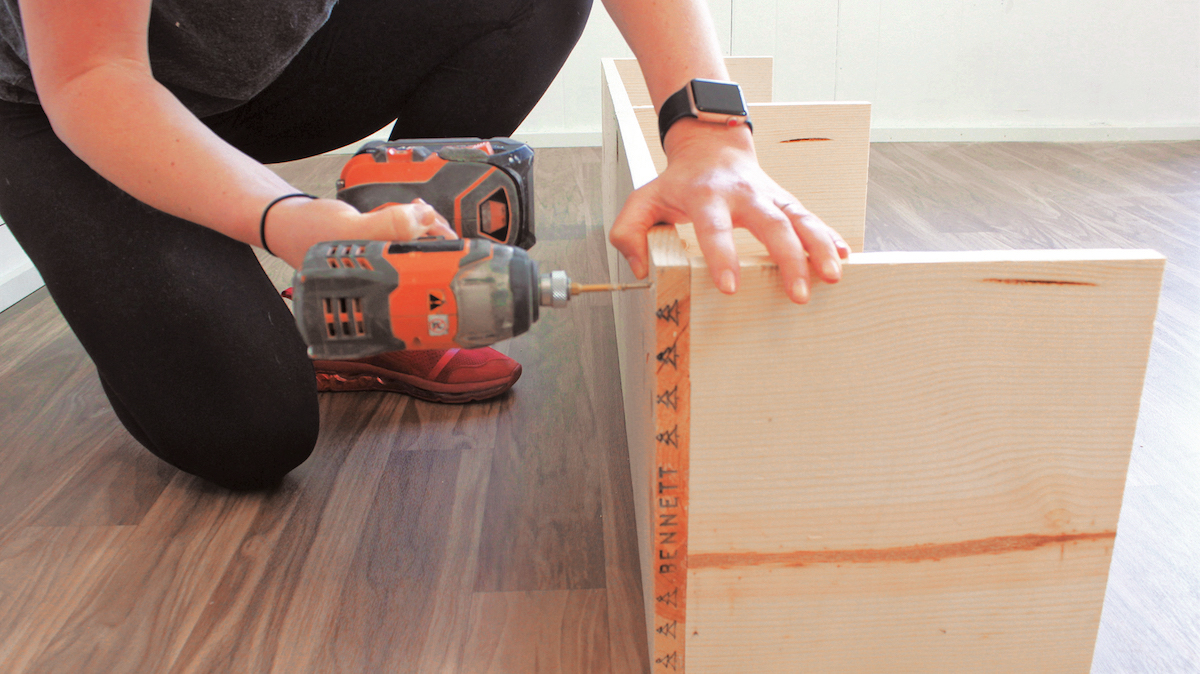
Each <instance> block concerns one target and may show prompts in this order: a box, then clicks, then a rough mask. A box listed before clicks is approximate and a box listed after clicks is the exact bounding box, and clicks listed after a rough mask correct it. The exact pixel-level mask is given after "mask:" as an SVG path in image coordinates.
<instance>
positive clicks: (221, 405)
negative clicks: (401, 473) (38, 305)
mask: <svg viewBox="0 0 1200 674" xmlns="http://www.w3.org/2000/svg"><path fill="white" fill-rule="evenodd" d="M589 7H590V1H589V0H570V1H568V2H538V1H536V0H510V1H508V2H505V1H499V0H498V1H497V2H483V3H481V2H475V1H474V0H448V1H445V2H442V1H440V0H414V1H413V2H395V1H394V0H343V2H341V3H339V5H338V6H337V7H336V8H335V10H334V13H333V15H332V16H331V18H330V21H329V23H328V24H327V25H326V26H325V27H323V28H322V29H321V30H320V31H319V32H318V33H317V34H316V35H315V36H314V37H313V39H312V40H311V41H310V42H309V44H308V45H306V46H305V48H304V49H303V50H301V53H300V55H298V56H297V58H296V59H295V60H294V61H293V63H292V64H291V65H289V67H288V68H287V69H286V70H285V72H284V73H283V75H281V77H280V78H279V79H278V80H277V81H276V82H275V83H273V84H271V85H270V86H268V87H267V89H266V90H264V91H263V92H261V93H260V94H259V95H258V96H256V97H255V98H254V99H253V100H251V101H249V102H247V103H246V104H245V105H243V106H240V107H239V108H237V109H235V110H232V111H230V112H228V113H222V114H221V115H216V116H213V117H209V118H206V119H205V120H204V121H205V122H206V123H207V124H208V125H209V126H210V127H211V128H213V129H214V131H216V132H217V133H218V134H220V135H221V136H222V137H224V138H225V139H226V140H228V141H229V142H230V143H232V144H233V145H234V146H236V147H238V148H240V149H242V150H243V151H244V152H246V153H247V154H249V155H251V156H253V157H255V158H257V159H259V160H260V161H264V162H274V161H284V160H289V159H297V158H301V157H307V156H311V155H314V154H318V153H321V152H325V151H328V150H331V149H335V148H338V147H341V146H343V145H345V144H347V143H351V142H353V141H354V140H357V139H359V138H362V137H363V136H365V135H367V134H369V133H371V132H373V131H375V130H376V129H379V128H380V127H382V126H383V125H385V124H387V123H388V122H389V121H391V120H394V119H397V117H399V118H400V119H399V121H398V123H397V124H396V128H395V130H394V131H393V134H394V135H396V134H399V135H401V136H405V137H445V136H481V137H489V136H504V135H509V134H511V133H512V131H513V130H515V129H516V127H517V126H518V125H519V124H520V122H521V121H522V120H523V119H524V118H525V116H526V115H527V114H528V113H529V110H531V109H532V108H533V106H534V105H535V104H536V103H537V100H538V99H539V98H540V97H541V96H542V94H543V93H544V91H545V89H546V87H548V86H549V84H550V82H551V81H552V80H553V78H554V76H555V75H556V74H557V72H558V69H559V68H560V67H561V65H562V62H563V61H564V60H565V59H566V57H567V55H568V54H569V52H570V50H571V48H572V47H573V46H574V44H575V42H576V40H577V39H578V37H579V34H580V33H581V32H582V30H583V25H584V22H585V21H586V19H587V15H588V11H589ZM180 159H181V160H186V158H180ZM0 176H2V177H3V178H4V181H3V184H0V215H2V216H3V217H4V218H5V220H6V221H7V222H8V224H9V226H10V229H11V230H12V231H13V233H14V235H15V236H16V237H17V240H18V241H19V242H20V243H21V245H22V247H23V248H24V249H25V250H26V252H27V253H28V254H29V256H30V258H31V259H32V260H33V262H34V264H35V265H37V267H38V270H39V271H40V272H41V273H42V277H43V278H44V279H45V281H46V284H47V286H48V288H49V290H50V293H51V295H52V296H53V297H54V299H55V301H56V302H57V303H58V305H59V307H60V309H61V310H62V312H63V315H64V316H65V317H66V319H67V321H68V323H69V324H70V325H71V327H72V329H73V330H74V331H75V333H76V335H77V336H78V337H79V339H80V341H81V342H82V343H83V345H84V348H85V349H87V351H88V353H89V355H91V356H92V359H93V361H95V363H96V366H97V369H98V370H99V372H100V377H101V380H102V383H103V384H104V390H105V392H106V393H107V394H108V396H109V399H110V400H111V401H112V404H113V408H114V410H115V411H116V413H117V415H118V417H119V418H120V419H121V421H122V423H123V424H125V426H126V427H127V428H128V429H129V431H130V433H131V434H132V435H133V436H134V437H135V438H136V439H138V441H139V442H141V443H142V444H144V445H145V446H146V447H147V448H149V449H150V451H152V452H154V453H155V454H156V455H158V456H159V457H161V458H162V459H164V460H166V461H168V462H169V463H171V464H173V465H175V466H177V467H179V468H181V469H183V470H185V471H188V472H190V473H194V474H196V475H200V476H202V477H204V478H206V479H208V480H211V481H212V482H215V483H217V484H221V485H224V486H227V487H232V488H254V487H260V486H265V485H269V484H271V483H273V482H275V481H277V480H278V479H279V478H280V477H281V476H282V475H284V474H285V473H287V472H288V471H289V470H291V469H292V468H294V467H295V466H297V465H299V464H300V463H301V462H303V461H304V459H305V458H307V456H308V455H309V453H310V452H311V450H312V447H313V445H314V443H315V439H316V435H317V428H318V414H317V408H316V395H315V394H316V389H315V381H314V378H313V372H312V366H311V363H310V362H309V361H308V359H307V357H306V356H305V347H304V345H303V343H302V342H301V340H300V338H299V336H298V334H297V332H296V329H295V327H294V323H293V321H292V318H291V315H290V313H289V312H288V311H287V308H286V306H285V305H284V304H283V302H282V300H280V299H279V297H278V296H277V295H276V294H275V292H274V288H273V287H272V286H271V284H270V282H269V281H268V279H267V278H266V276H265V274H263V272H262V269H261V267H259V265H258V263H257V260H255V258H254V255H253V253H252V252H251V250H250V248H249V247H248V246H246V245H244V244H241V243H238V242H236V241H233V240H231V239H229V238H227V237H225V236H223V235H221V234H218V233H216V232H214V231H212V230H209V229H206V228H203V227H200V226H198V225H194V224H192V223H189V222H186V221H184V220H181V219H179V218H174V217H172V216H168V215H166V214H164V213H162V212H159V211H157V210H155V209H152V208H149V207H147V206H145V205H143V204H141V203H140V202H138V201H136V200H134V199H133V198H132V197H129V196H128V195H126V194H125V193H123V192H122V191H120V190H119V189H117V188H116V187H114V186H113V185H111V184H110V183H108V182H107V181H105V180H104V179H103V178H101V177H100V176H98V175H97V174H95V173H94V172H93V171H91V169H89V168H88V167H87V166H86V165H84V164H83V163H82V162H81V161H80V160H78V159H77V158H76V157H75V156H74V155H73V154H72V153H71V152H70V151H69V150H68V149H67V148H66V147H65V146H63V145H62V143H61V142H59V141H58V139H57V137H55V136H54V134H53V131H52V130H51V129H50V127H49V124H48V122H47V121H46V118H45V116H44V114H43V113H42V112H41V109H40V108H38V107H37V106H26V105H19V104H10V103H2V102H0Z"/></svg>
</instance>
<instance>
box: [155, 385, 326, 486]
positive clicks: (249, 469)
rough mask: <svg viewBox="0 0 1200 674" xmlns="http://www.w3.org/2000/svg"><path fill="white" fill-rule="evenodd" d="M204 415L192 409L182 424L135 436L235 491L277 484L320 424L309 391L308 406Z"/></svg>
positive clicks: (308, 450) (308, 447) (308, 449)
mask: <svg viewBox="0 0 1200 674" xmlns="http://www.w3.org/2000/svg"><path fill="white" fill-rule="evenodd" d="M226 412H227V410H226ZM205 416H206V415H199V414H193V415H192V416H191V417H190V418H189V419H188V420H187V422H186V423H181V424H176V425H173V426H171V425H166V424H164V425H159V427H158V428H157V429H155V430H156V431H158V432H154V431H151V432H149V433H144V434H143V435H144V436H146V437H145V439H143V438H142V437H138V439H139V440H141V441H142V444H144V445H146V447H147V448H148V449H149V450H150V451H151V452H152V453H153V454H155V455H156V456H158V457H159V458H161V459H163V460H164V461H166V462H167V463H170V464H171V465H173V466H175V467H176V468H179V469H180V470H182V471H184V472H186V473H191V474H192V475H196V476H198V477H201V478H203V479H205V480H207V481H209V482H212V483H213V484H216V485H218V486H220V487H224V488H226V489H231V490H235V491H252V490H263V489H271V488H273V487H275V486H277V485H278V484H279V483H280V482H281V481H282V480H283V477H284V476H285V475H287V474H288V473H289V472H291V471H292V470H293V469H295V468H296V467H297V466H299V465H300V464H302V463H304V462H305V461H306V460H307V459H308V457H309V456H310V455H311V454H312V451H313V448H314V447H315V446H316V443H317V434H318V431H319V429H320V421H319V414H318V410H317V406H316V396H315V395H313V397H312V400H311V405H307V404H306V405H298V406H295V407H294V408H293V409H290V410H288V409H281V408H279V407H266V406H259V407H258V409H257V410H242V411H241V412H240V413H236V414H229V413H226V414H219V415H214V414H210V415H207V418H205ZM143 430H145V429H143ZM164 430H166V431H167V432H165V433H164V432H163V431H164ZM137 435H138V434H135V436H137Z"/></svg>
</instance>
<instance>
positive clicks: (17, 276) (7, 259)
mask: <svg viewBox="0 0 1200 674" xmlns="http://www.w3.org/2000/svg"><path fill="white" fill-rule="evenodd" d="M43 285H45V284H44V283H42V276H41V274H38V272H37V269H34V267H33V263H32V262H30V261H29V258H28V257H27V256H26V255H25V251H23V250H21V247H20V246H19V245H17V240H16V239H14V238H13V235H12V233H11V232H9V231H8V226H7V225H3V224H0V311H4V310H5V309H7V308H9V307H11V306H12V305H14V304H16V303H17V302H20V301H21V300H22V299H24V298H25V296H26V295H28V294H29V293H31V292H33V291H35V290H37V289H38V288H41V287H42V286H43Z"/></svg>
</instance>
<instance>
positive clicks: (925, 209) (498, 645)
mask: <svg viewBox="0 0 1200 674" xmlns="http://www.w3.org/2000/svg"><path fill="white" fill-rule="evenodd" d="M599 158H600V156H599V151H598V150H596V149H571V150H542V151H539V156H538V173H537V194H538V213H537V217H538V226H539V239H540V243H539V244H538V246H537V247H536V248H535V249H534V255H535V257H536V258H537V259H539V260H541V261H543V265H546V266H552V267H554V268H565V269H567V270H568V271H569V272H570V273H571V275H572V277H573V278H575V279H577V280H583V281H587V280H599V279H601V278H603V277H604V275H605V271H604V270H605V266H606V265H605V253H604V249H603V246H604V241H603V234H602V231H603V230H602V227H601V222H600V217H599ZM342 161H344V158H317V159H314V160H309V161H306V162H299V163H296V164H290V165H284V166H280V167H278V170H279V171H280V172H281V173H283V174H284V175H286V176H287V177H288V178H289V179H290V180H292V181H293V183H294V184H295V185H296V186H297V187H299V188H302V189H306V190H309V191H312V192H318V193H322V194H326V195H328V194H330V193H331V192H332V180H333V178H334V177H335V176H336V173H337V171H338V169H339V168H340V165H341V163H342ZM869 194H870V197H869V204H868V224H867V248H868V249H869V250H921V249H925V250H930V249H935V250H951V249H978V248H1013V247H1068V246H1071V247H1074V246H1092V247H1135V246H1136V247H1151V248H1156V249H1158V250H1159V251H1161V252H1163V253H1164V254H1166V255H1167V256H1168V266H1167V278H1166V281H1165V284H1164V293H1163V299H1162V302H1161V304H1160V311H1159V321H1158V325H1157V332H1156V335H1155V341H1154V347H1153V351H1152V355H1151V360H1150V367H1149V371H1148V373H1147V381H1146V390H1145V394H1144V396H1143V404H1142V409H1141V416H1140V422H1139V430H1138V436H1137V440H1136V444H1135V447H1134V451H1133V459H1132V465H1131V467H1130V474H1129V480H1128V484H1127V488H1126V493H1125V502H1124V509H1123V511H1122V516H1121V526H1120V533H1119V535H1118V537H1117V541H1116V548H1115V550H1114V554H1113V566H1112V573H1111V577H1110V583H1109V590H1108V595H1107V597H1106V603H1105V609H1104V616H1103V620H1102V623H1101V628H1100V635H1099V640H1098V643H1097V647H1096V659H1095V663H1094V666H1093V671H1094V672H1104V673H1107V672H1195V671H1200V668H1198V666H1197V665H1196V663H1198V662H1200V650H1198V649H1200V646H1197V644H1200V576H1198V575H1197V573H1196V568H1197V567H1200V316H1198V315H1197V312H1198V311H1200V143H1131V144H1080V145H1050V144H977V145H968V144H886V145H876V146H874V147H873V149H872V156H871V186H870V192H869ZM265 266H266V267H267V268H268V273H270V274H271V276H272V278H273V279H274V280H275V281H276V282H277V283H278V284H279V285H280V286H281V287H282V286H283V285H286V284H287V276H288V273H287V270H286V268H284V267H282V266H281V265H280V264H279V263H278V261H275V260H272V259H268V260H267V261H266V262H265ZM501 348H502V349H503V350H505V351H507V352H508V353H509V354H510V355H513V356H514V357H516V358H517V359H518V360H520V361H521V362H522V363H523V364H524V365H525V374H524V377H523V378H522V380H521V381H520V382H519V383H518V385H517V387H516V389H515V390H514V392H513V393H512V394H510V395H508V396H506V397H503V398H501V399H499V400H496V401H493V402H490V403H484V404H475V405H468V406H442V405H433V404H427V403H422V402H418V401H412V400H410V399H407V398H404V397H402V396H396V395H391V394H373V393H364V394H327V395H324V396H322V400H321V413H322V433H321V439H320V441H319V444H318V447H317V450H316V452H315V453H314V456H313V458H312V459H310V460H309V461H308V462H307V463H306V464H304V465H303V466H301V467H300V468H299V469H298V470H297V471H295V472H294V473H293V474H292V475H291V476H290V478H289V479H288V480H287V482H286V483H285V484H284V485H283V487H282V488H281V489H279V490H278V491H277V492H275V493H272V494H265V495H255V496H245V495H242V496H235V495H231V494H227V493H223V492H221V491H219V490H217V489H214V488H211V487H208V486H206V485H204V484H203V483H201V482H200V481H198V480H196V479H194V478H191V477H188V476H186V475H183V474H181V473H178V472H177V471H175V470H173V469H170V468H168V467H165V466H164V465H163V464H161V463H160V462H158V461H157V459H155V458H153V457H152V456H150V455H149V454H148V453H147V452H145V451H144V450H142V449H140V448H139V447H138V446H137V444H136V443H135V442H134V441H133V440H132V439H131V438H129V436H128V435H126V434H125V432H124V431H123V430H122V429H121V427H120V425H119V424H118V423H117V421H116V419H115V417H113V415H112V413H111V411H110V410H109V409H108V407H107V404H106V402H105V400H104V396H103V394H102V393H101V391H100V387H99V384H98V382H97V380H96V377H95V372H94V369H93V367H92V366H91V364H90V362H89V361H88V359H87V357H86V355H84V354H83V352H82V349H81V348H80V347H79V344H78V342H77V341H76V340H75V339H74V337H73V336H72V335H71V333H70V331H69V330H68V329H67V327H66V325H65V324H64V323H63V321H62V318H61V316H60V315H59V314H58V312H57V309H56V308H55V307H54V304H53V302H52V301H51V300H50V299H49V297H48V296H47V295H46V293H45V291H44V290H43V291H39V292H38V293H35V294H34V295H33V296H31V297H29V298H27V299H26V300H24V301H22V302H20V303H19V304H17V305H16V306H14V307H13V308H11V309H9V310H7V311H5V312H3V313H0V428H3V429H5V433H4V435H3V436H0V671H2V672H12V673H14V674H16V673H20V672H67V671H69V672H251V673H257V672H286V673H288V674H292V673H302V672H356V673H358V672H437V673H441V672H449V673H457V672H472V673H474V672H481V673H492V672H495V673H505V674H507V673H526V672H530V673H532V672H567V673H575V672H579V673H584V672H588V673H590V672H613V673H614V674H625V673H627V672H632V673H635V674H636V673H640V672H645V671H648V670H647V669H646V668H645V667H644V665H643V664H642V663H644V662H646V659H645V649H646V644H645V641H644V634H645V630H644V626H643V624H642V618H641V606H642V605H641V600H640V581H639V580H638V576H637V570H636V565H637V550H636V542H635V541H634V539H633V532H634V523H633V520H632V514H631V498H632V497H631V494H630V487H629V482H628V472H627V471H628V466H627V456H626V448H625V440H624V438H625V434H624V430H623V423H624V422H623V418H622V411H621V397H620V391H619V389H618V387H619V376H618V373H617V365H616V350H615V343H614V334H613V326H612V316H611V310H610V306H609V304H608V299H607V298H605V297H596V296H583V297H581V298H579V299H578V300H576V301H573V302H572V304H571V306H570V307H568V308H567V309H565V310H560V311H547V312H544V313H543V318H542V319H541V321H540V322H539V323H538V324H536V325H535V326H534V329H533V330H532V331H531V332H530V333H528V334H526V335H524V336H522V337H519V338H517V339H515V340H512V341H511V342H509V343H507V344H504V345H502V347H501Z"/></svg>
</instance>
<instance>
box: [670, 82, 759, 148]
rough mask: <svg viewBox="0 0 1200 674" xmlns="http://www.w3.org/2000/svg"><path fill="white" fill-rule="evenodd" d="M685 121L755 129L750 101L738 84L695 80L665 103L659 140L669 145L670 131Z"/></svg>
mask: <svg viewBox="0 0 1200 674" xmlns="http://www.w3.org/2000/svg"><path fill="white" fill-rule="evenodd" d="M684 117H694V118H696V119H698V120H700V121H701V122H709V123H711V124H723V125H725V126H737V125H739V124H745V125H746V126H747V128H749V129H750V131H751V132H753V131H754V126H753V125H752V124H751V123H750V116H749V115H748V114H747V112H746V99H745V98H743V97H742V88H741V87H739V86H738V85H737V83H736V82H720V81H717V80H699V79H697V80H692V81H691V82H688V83H687V85H685V86H684V87H683V88H682V89H680V90H679V91H676V92H675V93H673V94H671V96H670V97H669V98H667V100H665V101H663V104H662V108H661V109H659V111H658V140H659V142H660V143H665V142H666V139H667V131H669V130H670V129H671V126H672V125H673V124H675V122H678V121H679V120H681V119H683V118H684Z"/></svg>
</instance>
